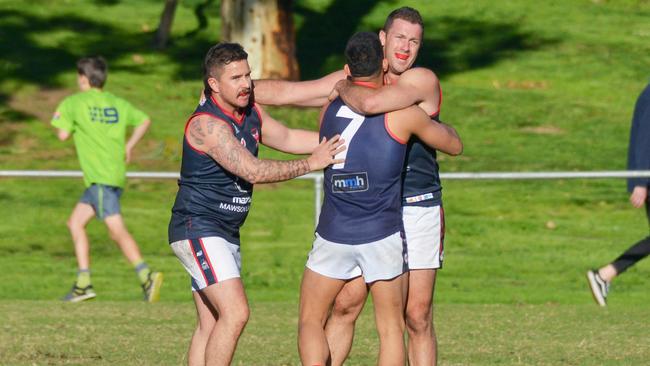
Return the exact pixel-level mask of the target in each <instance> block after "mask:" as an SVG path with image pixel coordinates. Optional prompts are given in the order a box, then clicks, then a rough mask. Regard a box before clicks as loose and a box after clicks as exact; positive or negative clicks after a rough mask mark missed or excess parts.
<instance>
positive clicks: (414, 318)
mask: <svg viewBox="0 0 650 366" xmlns="http://www.w3.org/2000/svg"><path fill="white" fill-rule="evenodd" d="M431 315H432V310H431V306H429V305H427V304H416V305H414V306H409V307H408V308H407V309H406V326H407V327H408V329H409V330H410V331H412V332H426V331H428V330H429V329H430V328H431V323H432V317H431Z"/></svg>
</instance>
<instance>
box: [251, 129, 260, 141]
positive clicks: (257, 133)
mask: <svg viewBox="0 0 650 366" xmlns="http://www.w3.org/2000/svg"><path fill="white" fill-rule="evenodd" d="M251 135H253V138H254V139H255V141H257V142H258V143H259V142H260V133H259V131H257V128H255V127H253V128H251Z"/></svg>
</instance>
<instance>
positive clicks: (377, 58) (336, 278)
mask: <svg viewBox="0 0 650 366" xmlns="http://www.w3.org/2000/svg"><path fill="white" fill-rule="evenodd" d="M345 56H346V61H347V64H346V65H345V71H346V73H348V74H349V75H350V77H351V81H352V82H354V83H356V84H357V85H360V86H362V87H367V88H378V87H380V86H381V85H382V83H383V78H384V72H383V70H384V69H383V67H386V68H387V66H388V65H387V62H386V61H385V60H384V57H383V50H382V45H381V43H380V41H379V37H378V36H377V35H376V34H374V33H369V32H360V33H357V34H355V35H354V36H352V37H351V38H350V40H349V41H348V43H347V46H346V50H345ZM321 116H322V121H321V126H320V133H321V137H323V138H328V137H331V136H335V135H338V134H340V135H341V136H342V138H343V139H345V140H346V141H347V142H346V144H347V150H346V151H344V152H342V153H341V157H343V156H344V157H345V162H344V163H341V164H335V165H333V166H331V167H328V168H326V169H325V172H324V175H325V179H324V181H325V189H324V190H325V200H324V203H323V209H322V211H321V215H320V218H319V221H318V226H317V228H316V239H315V241H314V244H313V247H312V250H311V252H310V253H309V258H308V260H307V264H306V267H305V270H304V273H303V279H302V284H301V289H300V318H299V331H298V334H299V341H298V344H299V351H300V358H301V361H302V364H303V365H325V364H330V362H331V356H332V355H331V349H330V344H329V338H328V337H326V334H325V323H326V320H327V316H328V313H329V311H330V308H331V306H332V304H333V303H334V299H335V298H336V296H337V295H338V293H339V292H340V291H341V289H343V287H344V286H345V285H346V283H348V281H349V280H351V279H355V278H360V280H361V281H363V283H364V284H367V285H368V287H369V289H370V293H371V294H372V297H373V305H374V309H375V323H376V326H377V331H378V333H379V359H378V361H377V364H378V365H403V364H404V363H405V362H406V349H405V346H404V329H405V325H404V316H403V314H404V306H405V301H406V289H407V282H408V276H405V275H404V273H405V272H406V271H407V269H408V267H407V260H406V248H405V243H404V230H403V224H402V212H401V211H402V210H401V194H400V193H401V172H402V166H403V164H404V158H405V156H406V150H407V142H408V140H409V138H410V137H411V135H412V134H414V135H417V136H418V137H419V138H420V139H421V140H422V142H423V143H425V144H427V145H428V146H431V147H434V148H439V149H442V150H443V151H446V152H448V153H450V154H452V155H456V154H460V153H461V151H462V143H461V141H460V138H459V137H458V135H457V134H456V131H455V130H454V129H453V128H451V127H448V126H445V125H443V124H438V123H431V120H430V118H429V116H427V114H426V113H424V112H423V111H422V110H421V109H420V108H418V107H416V106H411V107H409V108H407V109H403V110H399V111H395V112H390V113H386V114H377V115H372V116H363V115H360V114H357V113H355V112H353V111H352V110H351V109H350V108H349V107H348V106H347V105H346V104H345V103H344V102H343V100H342V99H340V98H337V99H335V100H334V101H333V102H332V103H331V104H329V105H326V106H325V107H324V108H323V111H322V114H321Z"/></svg>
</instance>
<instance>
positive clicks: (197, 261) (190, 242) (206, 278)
mask: <svg viewBox="0 0 650 366" xmlns="http://www.w3.org/2000/svg"><path fill="white" fill-rule="evenodd" d="M187 244H188V245H189V246H190V251H191V252H192V255H193V256H194V260H195V261H196V265H197V266H199V270H200V271H201V274H202V275H203V280H204V281H205V285H206V286H207V285H208V277H207V276H206V275H205V273H204V272H203V267H202V266H201V262H199V257H197V256H196V252H195V251H194V246H193V245H192V239H189V240H188V241H187ZM203 253H204V255H206V254H205V251H203ZM206 257H207V255H206Z"/></svg>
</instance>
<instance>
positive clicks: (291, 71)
mask: <svg viewBox="0 0 650 366" xmlns="http://www.w3.org/2000/svg"><path fill="white" fill-rule="evenodd" d="M291 3H292V0H222V1H221V39H222V41H228V42H237V43H239V44H241V45H242V46H243V47H244V49H245V50H246V52H248V63H249V64H250V67H251V72H252V76H253V78H254V79H260V78H273V79H289V80H297V79H298V78H299V70H298V62H297V61H296V46H295V44H296V37H295V30H294V27H293V18H292V16H291Z"/></svg>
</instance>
